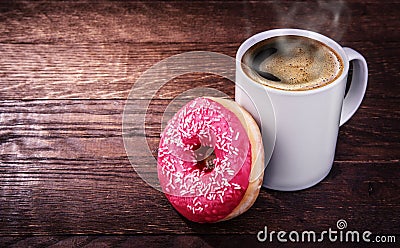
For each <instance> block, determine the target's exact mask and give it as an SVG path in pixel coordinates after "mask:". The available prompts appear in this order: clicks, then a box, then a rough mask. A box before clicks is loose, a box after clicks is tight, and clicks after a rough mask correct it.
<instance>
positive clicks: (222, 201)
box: [219, 195, 224, 203]
mask: <svg viewBox="0 0 400 248" xmlns="http://www.w3.org/2000/svg"><path fill="white" fill-rule="evenodd" d="M219 199H220V200H221V203H224V199H223V198H222V195H219Z"/></svg>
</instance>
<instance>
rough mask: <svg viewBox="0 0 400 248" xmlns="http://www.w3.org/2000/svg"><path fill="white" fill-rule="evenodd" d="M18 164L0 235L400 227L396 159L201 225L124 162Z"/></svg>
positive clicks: (5, 190)
mask: <svg viewBox="0 0 400 248" xmlns="http://www.w3.org/2000/svg"><path fill="white" fill-rule="evenodd" d="M16 162H17V163H8V162H2V165H1V166H2V172H1V182H0V185H1V195H0V199H1V202H2V204H1V207H0V208H1V211H0V213H1V218H0V220H1V225H0V232H1V233H2V234H3V235H6V234H8V235H10V234H13V235H15V234H53V235H54V234H96V233H103V234H129V233H131V234H134V233H136V234H141V233H142V234H143V233H147V234H150V233H153V234H156V233H170V234H173V233H181V234H183V233H186V234H191V233H192V234H193V233H197V234H217V233H221V234H224V233H225V234H235V233H237V234H254V233H256V232H257V231H258V230H261V229H262V228H263V227H264V225H268V227H270V228H271V230H280V229H283V228H289V227H290V229H291V230H299V231H300V230H309V229H312V230H315V231H322V230H325V229H327V228H329V227H334V226H335V224H336V221H337V220H339V219H345V220H346V221H347V222H348V223H349V225H351V227H352V229H353V228H354V229H355V230H364V229H368V230H370V231H372V232H375V233H389V234H396V233H399V232H400V230H399V226H398V223H399V221H400V219H399V207H400V206H399V205H400V203H399V194H398V193H399V192H398V188H399V184H400V182H399V173H398V163H397V164H395V163H380V164H378V163H351V162H343V163H337V162H336V163H335V164H334V167H333V169H332V172H331V173H330V175H329V176H328V177H327V178H326V179H325V180H324V181H323V182H321V183H320V184H318V185H317V186H315V187H313V188H311V189H308V190H306V191H299V192H292V193H285V192H275V191H271V190H266V189H263V190H262V191H261V193H260V196H259V198H258V199H257V201H256V203H255V205H254V206H253V207H252V208H251V209H250V210H249V211H248V212H246V213H245V214H243V215H242V216H240V217H238V218H235V219H233V220H231V221H229V222H224V223H217V224H209V225H201V224H196V223H191V222H188V221H187V220H185V219H183V218H182V217H181V216H179V215H178V214H177V213H176V212H175V211H174V210H173V208H172V207H171V205H170V204H169V203H168V201H167V200H166V198H165V197H164V196H163V195H162V193H161V192H158V191H156V190H154V189H152V188H151V187H149V186H148V185H146V184H145V183H144V182H142V181H141V180H140V178H139V177H138V176H137V174H136V173H135V172H134V171H133V169H132V167H131V166H130V164H129V163H128V162H127V161H118V160H107V162H102V161H82V162H81V163H85V166H82V165H81V163H77V162H70V163H68V165H66V164H65V161H62V160H59V161H57V160H50V161H45V160H43V161H40V160H38V161H31V162H27V161H26V162H25V163H23V162H20V161H16ZM331 206H334V207H333V208H331ZM327 212H329V215H327V214H326V213H327ZM382 218H384V219H385V221H383V222H382V221H379V220H381V219H382ZM289 231H290V230H289Z"/></svg>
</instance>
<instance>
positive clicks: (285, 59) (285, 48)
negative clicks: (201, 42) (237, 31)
mask: <svg viewBox="0 0 400 248" xmlns="http://www.w3.org/2000/svg"><path fill="white" fill-rule="evenodd" d="M270 48H274V49H275V50H276V52H275V53H273V54H272V55H270V56H268V57H266V58H265V59H263V60H262V61H261V62H260V63H258V64H254V61H253V60H254V58H255V57H256V56H257V54H259V53H260V52H262V51H263V50H266V49H270ZM242 63H244V64H245V65H247V66H249V67H250V68H247V67H246V66H244V67H243V69H244V71H245V72H246V74H248V76H250V77H251V78H252V79H254V80H255V81H257V82H259V83H262V84H265V85H268V86H271V87H273V88H278V89H283V90H309V89H313V88H318V87H321V86H324V85H326V84H329V83H331V82H333V81H334V80H335V79H336V78H337V77H338V76H339V75H340V74H341V72H342V70H343V62H342V61H341V59H340V57H339V56H338V55H337V54H336V53H335V52H334V51H333V50H332V49H331V48H329V47H328V46H326V45H324V44H323V43H321V42H319V41H316V40H313V39H310V38H306V37H302V36H294V35H287V36H278V37H273V38H270V39H267V40H264V41H261V42H259V43H257V44H255V45H254V46H252V47H251V48H250V49H248V50H247V51H246V53H245V54H244V56H243V59H242ZM255 67H257V68H255ZM257 70H258V71H261V72H267V73H269V74H272V75H273V76H275V77H277V78H279V79H280V81H273V80H269V79H267V78H264V77H262V76H261V75H260V74H259V73H258V72H257Z"/></svg>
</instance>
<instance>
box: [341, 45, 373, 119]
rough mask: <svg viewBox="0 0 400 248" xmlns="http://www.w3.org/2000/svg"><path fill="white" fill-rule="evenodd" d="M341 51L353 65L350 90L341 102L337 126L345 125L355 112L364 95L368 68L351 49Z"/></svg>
mask: <svg viewBox="0 0 400 248" xmlns="http://www.w3.org/2000/svg"><path fill="white" fill-rule="evenodd" d="M343 49H344V51H345V53H346V54H347V57H348V58H349V61H351V60H354V64H353V78H352V80H351V84H350V89H349V91H348V92H347V95H346V97H345V98H344V100H343V106H342V113H341V116H340V124H339V126H342V125H343V124H344V123H346V122H347V121H348V120H349V119H350V118H351V117H352V116H353V114H354V113H355V112H356V111H357V109H358V107H359V106H360V104H361V102H362V100H363V97H364V95H365V90H366V89H367V81H368V67H367V62H366V61H365V59H364V57H363V56H362V55H361V54H360V53H358V52H357V51H355V50H353V49H351V48H348V47H344V48H343Z"/></svg>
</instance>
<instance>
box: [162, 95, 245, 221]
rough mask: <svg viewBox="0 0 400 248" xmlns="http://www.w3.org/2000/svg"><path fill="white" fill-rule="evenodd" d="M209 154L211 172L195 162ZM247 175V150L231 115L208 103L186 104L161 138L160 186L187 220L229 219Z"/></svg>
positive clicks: (204, 100) (241, 130)
mask: <svg viewBox="0 0 400 248" xmlns="http://www.w3.org/2000/svg"><path fill="white" fill-rule="evenodd" d="M208 148H210V149H208ZM207 149H208V153H207V152H206V151H207ZM212 150H214V154H215V159H213V160H212V161H213V164H214V167H213V168H212V167H207V166H205V163H204V162H199V161H200V160H203V159H204V158H206V157H207V156H208V155H209V154H210V151H212ZM250 171H251V145H250V140H249V138H248V136H247V133H246V130H245V128H244V127H243V126H242V124H241V122H240V120H239V119H238V117H237V116H236V115H235V114H234V113H233V112H231V111H230V110H228V109H227V108H225V107H223V106H222V105H221V104H219V103H217V102H215V101H213V100H210V99H208V98H197V99H194V100H193V101H191V102H189V103H188V104H186V105H185V106H184V107H183V108H182V109H180V110H179V111H178V113H176V114H175V116H174V117H173V118H172V119H171V120H170V121H169V122H168V124H167V126H166V128H165V130H164V132H163V133H162V134H161V140H160V146H159V152H158V177H159V179H160V185H161V187H162V189H163V192H164V193H165V194H166V196H167V198H168V200H169V201H170V202H171V204H172V205H173V206H174V207H175V208H176V210H177V211H178V212H179V213H181V214H182V215H183V216H185V217H186V218H187V219H189V220H192V221H195V222H216V221H218V220H221V219H223V218H225V217H226V216H227V215H229V214H230V213H231V212H232V211H233V210H234V209H235V207H237V206H238V205H239V203H240V201H241V200H242V198H243V196H244V194H245V192H246V190H247V187H248V185H249V178H250Z"/></svg>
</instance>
